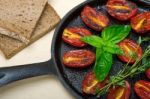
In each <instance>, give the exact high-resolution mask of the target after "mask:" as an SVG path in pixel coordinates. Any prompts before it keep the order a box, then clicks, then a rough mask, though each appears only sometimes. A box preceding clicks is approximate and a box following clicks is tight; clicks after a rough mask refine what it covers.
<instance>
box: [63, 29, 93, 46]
mask: <svg viewBox="0 0 150 99" xmlns="http://www.w3.org/2000/svg"><path fill="white" fill-rule="evenodd" d="M90 35H92V33H91V32H90V31H89V30H87V29H85V28H83V27H68V28H65V29H64V31H63V34H62V39H63V41H64V42H66V43H68V44H70V45H72V46H75V47H84V46H86V45H87V44H86V43H84V42H83V41H81V40H80V38H81V37H83V36H90Z"/></svg>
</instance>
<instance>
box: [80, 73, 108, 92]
mask: <svg viewBox="0 0 150 99" xmlns="http://www.w3.org/2000/svg"><path fill="white" fill-rule="evenodd" d="M108 82H109V77H106V79H105V80H104V81H102V82H99V81H98V80H97V79H96V76H95V74H94V72H93V71H90V72H88V73H87V74H86V75H85V77H84V79H83V81H82V91H83V93H85V94H90V95H95V94H96V90H98V89H100V88H102V87H104V86H105V85H106V84H107V83H108Z"/></svg>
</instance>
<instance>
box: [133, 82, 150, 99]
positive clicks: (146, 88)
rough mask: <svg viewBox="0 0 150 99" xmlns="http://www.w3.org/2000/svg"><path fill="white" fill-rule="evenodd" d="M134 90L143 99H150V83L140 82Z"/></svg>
mask: <svg viewBox="0 0 150 99" xmlns="http://www.w3.org/2000/svg"><path fill="white" fill-rule="evenodd" d="M134 90H135V92H136V94H137V95H138V96H139V97H140V98H141V99H150V82H148V81H144V80H140V81H138V82H136V83H135V85H134Z"/></svg>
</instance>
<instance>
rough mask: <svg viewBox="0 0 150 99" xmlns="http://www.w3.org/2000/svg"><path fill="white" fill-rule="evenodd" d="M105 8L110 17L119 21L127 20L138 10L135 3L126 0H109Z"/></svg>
mask: <svg viewBox="0 0 150 99" xmlns="http://www.w3.org/2000/svg"><path fill="white" fill-rule="evenodd" d="M119 7H120V8H119ZM106 8H107V12H108V13H109V14H110V15H111V16H112V17H114V18H116V19H118V20H120V21H127V20H129V19H131V17H133V16H135V15H136V14H137V12H138V7H137V5H136V4H134V3H132V2H130V1H127V0H109V1H108V2H107V4H106Z"/></svg>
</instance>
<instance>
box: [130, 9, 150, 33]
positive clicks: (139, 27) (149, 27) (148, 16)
mask: <svg viewBox="0 0 150 99" xmlns="http://www.w3.org/2000/svg"><path fill="white" fill-rule="evenodd" d="M131 26H132V28H133V29H134V30H135V31H136V32H137V33H146V32H149V31H150V12H144V13H141V14H138V15H136V16H135V17H133V18H132V19H131Z"/></svg>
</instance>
